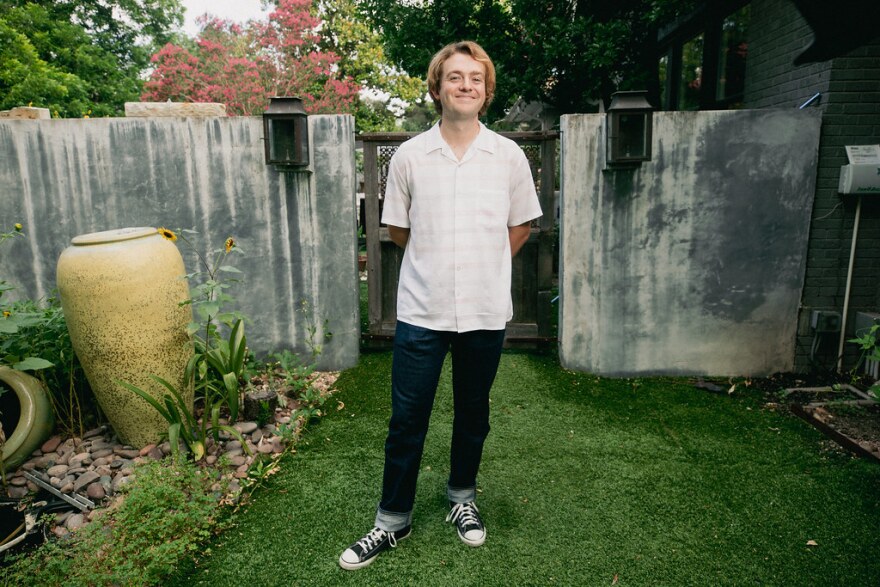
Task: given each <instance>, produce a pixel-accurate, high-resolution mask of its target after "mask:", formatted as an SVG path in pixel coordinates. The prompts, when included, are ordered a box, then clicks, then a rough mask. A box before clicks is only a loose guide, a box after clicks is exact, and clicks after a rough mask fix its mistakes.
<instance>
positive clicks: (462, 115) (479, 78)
mask: <svg viewBox="0 0 880 587" xmlns="http://www.w3.org/2000/svg"><path fill="white" fill-rule="evenodd" d="M441 71H442V75H441V77H440V92H439V95H435V96H434V97H435V98H439V100H440V104H441V105H442V106H443V118H447V119H452V118H454V119H469V118H476V117H478V116H479V113H480V109H481V108H482V107H483V103H484V102H485V101H486V68H485V66H483V64H482V63H480V62H479V61H477V60H476V59H474V58H473V57H471V56H470V55H466V54H464V53H454V54H453V55H452V57H450V58H449V59H447V60H446V61H444V62H443V68H442V70H441Z"/></svg>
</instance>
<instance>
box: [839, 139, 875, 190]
mask: <svg viewBox="0 0 880 587" xmlns="http://www.w3.org/2000/svg"><path fill="white" fill-rule="evenodd" d="M846 156H847V157H848V158H849V165H844V166H843V167H841V168H840V181H839V182H838V186H837V191H838V192H840V193H841V194H880V145H847V147H846Z"/></svg>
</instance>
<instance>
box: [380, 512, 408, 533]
mask: <svg viewBox="0 0 880 587" xmlns="http://www.w3.org/2000/svg"><path fill="white" fill-rule="evenodd" d="M411 524H412V512H407V513H405V514H401V513H398V512H386V511H385V510H383V509H382V508H376V522H375V523H374V524H373V525H374V526H376V527H377V528H381V529H382V530H385V531H386V532H397V531H398V530H403V529H404V528H406V527H407V526H409V525H411Z"/></svg>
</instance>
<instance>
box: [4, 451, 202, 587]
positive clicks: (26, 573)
mask: <svg viewBox="0 0 880 587" xmlns="http://www.w3.org/2000/svg"><path fill="white" fill-rule="evenodd" d="M210 483H211V479H209V473H208V472H207V471H205V470H204V469H201V468H199V467H197V466H196V465H193V464H192V463H188V462H186V461H183V460H177V461H175V460H173V459H166V460H165V461H161V462H150V463H147V464H144V465H141V466H139V467H137V468H136V469H135V479H134V481H133V482H132V483H131V485H130V486H128V488H127V489H126V495H125V499H124V501H123V502H122V504H121V505H120V506H119V508H118V509H116V510H111V511H109V512H108V513H106V514H105V515H104V516H103V517H102V518H101V519H100V520H99V521H97V522H96V523H91V524H89V525H87V526H85V527H84V528H82V529H80V530H79V531H77V532H76V533H74V534H73V535H72V537H71V538H69V539H65V540H53V541H51V542H48V543H46V544H44V545H42V546H41V547H39V548H38V549H37V550H36V551H34V552H32V553H30V554H29V555H24V556H19V557H18V559H17V560H15V561H13V562H12V564H10V565H9V566H7V567H6V568H0V581H2V583H3V584H8V585H26V584H27V585H34V586H38V585H47V586H48V585H59V586H67V585H70V586H80V585H96V586H97V585H127V586H128V585H132V586H136V585H143V586H147V585H159V584H161V583H162V580H163V578H165V577H167V576H168V575H169V574H170V573H171V572H172V571H174V570H175V569H176V568H177V565H178V564H180V563H181V562H182V561H184V560H189V559H192V558H193V557H194V556H195V555H196V554H197V553H198V550H199V548H200V545H202V544H203V543H205V542H206V541H207V539H208V538H209V537H210V536H211V534H212V530H213V529H214V528H215V527H216V525H217V522H216V516H217V513H218V511H219V510H218V506H217V503H216V501H215V499H214V498H213V497H212V496H211V495H210V493H209V489H208V487H209V485H210Z"/></svg>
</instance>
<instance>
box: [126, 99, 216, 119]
mask: <svg viewBox="0 0 880 587" xmlns="http://www.w3.org/2000/svg"><path fill="white" fill-rule="evenodd" d="M125 116H127V117H129V118H137V117H144V118H149V117H155V116H192V117H209V116H226V104H220V103H218V102H126V103H125Z"/></svg>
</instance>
